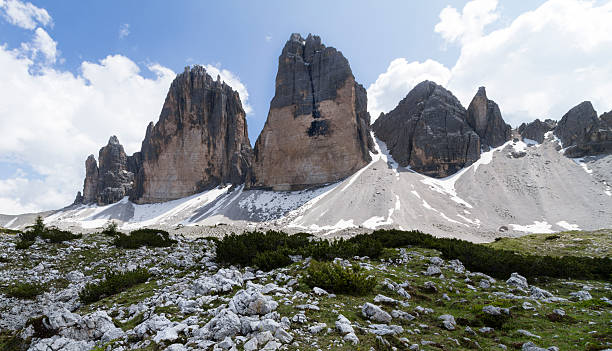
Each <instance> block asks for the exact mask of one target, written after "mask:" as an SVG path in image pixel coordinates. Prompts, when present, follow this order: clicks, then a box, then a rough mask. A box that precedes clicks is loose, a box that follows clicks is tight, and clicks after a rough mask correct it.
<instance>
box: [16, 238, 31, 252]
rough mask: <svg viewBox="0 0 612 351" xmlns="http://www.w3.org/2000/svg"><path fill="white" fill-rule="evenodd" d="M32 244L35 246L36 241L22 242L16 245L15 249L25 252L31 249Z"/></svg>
mask: <svg viewBox="0 0 612 351" xmlns="http://www.w3.org/2000/svg"><path fill="white" fill-rule="evenodd" d="M32 244H34V241H27V240H20V241H18V242H17V244H16V245H15V248H16V249H17V250H25V249H27V248H29V247H30V246H32Z"/></svg>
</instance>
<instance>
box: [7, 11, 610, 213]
mask: <svg viewBox="0 0 612 351" xmlns="http://www.w3.org/2000/svg"><path fill="white" fill-rule="evenodd" d="M377 3H380V2H372V1H366V0H364V1H354V0H341V1H309V2H307V3H304V2H290V1H284V0H274V1H266V2H254V1H253V2H246V1H223V2H204V1H195V0H193V1H180V2H175V3H168V2H166V1H146V2H144V1H142V2H137V1H129V2H125V1H112V0H111V1H104V2H89V1H78V0H74V1H68V0H66V1H32V2H27V1H22V0H0V131H2V135H1V137H0V213H4V214H16V213H23V212H32V211H39V210H48V209H56V208H60V207H63V206H65V205H67V204H69V203H70V202H72V200H73V199H74V195H75V194H76V192H77V191H78V190H81V188H82V182H83V177H84V162H85V159H86V157H87V155H89V154H92V153H93V154H96V155H97V153H98V149H99V148H100V147H101V146H102V145H104V144H106V142H107V140H108V138H109V136H110V135H113V134H115V135H117V136H118V137H119V140H120V141H121V142H122V143H123V144H124V146H125V147H126V151H127V152H128V153H133V152H135V151H137V150H138V149H139V147H140V142H141V141H142V139H143V137H144V132H145V127H146V125H147V124H148V122H149V121H156V120H157V117H158V115H159V112H160V109H161V106H162V104H163V100H164V97H165V94H166V92H167V90H168V87H169V85H170V82H171V81H172V79H173V78H174V76H175V74H176V73H175V72H181V71H182V70H183V69H184V67H185V66H187V65H193V64H196V63H197V64H201V65H204V66H206V67H207V69H208V70H209V71H210V72H211V73H212V74H213V76H216V75H217V74H220V75H221V77H222V79H223V80H225V81H226V82H227V83H228V84H230V85H232V86H233V87H234V89H236V90H237V91H238V92H239V93H240V96H241V98H242V102H243V105H244V106H245V110H246V111H247V122H248V124H249V135H250V138H251V141H252V142H254V141H255V139H256V138H257V136H258V134H259V132H260V130H261V128H262V127H263V124H264V122H265V118H266V115H267V112H268V107H269V102H270V100H271V98H272V96H273V94H274V78H275V75H276V68H277V62H278V55H279V54H280V51H281V49H282V47H283V45H284V43H285V41H286V40H287V39H288V38H289V36H290V34H291V33H292V32H299V33H302V34H303V35H307V34H308V33H315V34H318V35H320V36H321V37H322V39H323V42H324V43H326V45H328V46H334V47H336V48H338V49H339V50H341V51H342V52H343V53H344V55H345V56H346V57H347V58H348V60H349V62H350V64H351V67H352V69H353V73H354V75H355V77H356V78H357V81H359V82H360V83H361V84H363V85H364V86H365V87H366V88H368V99H369V110H370V113H371V114H372V117H373V118H376V117H377V116H378V115H379V114H380V112H387V111H389V110H391V109H393V108H394V107H395V106H396V105H397V103H398V102H399V101H400V100H401V99H402V98H403V97H404V96H405V95H406V94H407V93H408V91H409V90H410V89H411V88H412V87H413V86H414V85H415V84H417V83H419V82H420V81H422V80H425V79H430V80H434V81H436V82H437V83H439V84H442V85H444V86H446V87H447V88H448V89H450V90H451V91H452V92H453V93H454V94H455V95H456V96H457V97H458V98H459V99H460V100H461V101H462V103H463V104H464V105H466V106H467V104H469V101H470V99H471V98H472V96H473V95H474V93H475V92H476V90H477V88H478V87H479V86H483V85H484V86H486V87H487V93H488V95H489V98H491V99H493V100H495V101H497V102H498V103H499V105H500V108H501V110H502V114H503V116H504V118H505V119H506V121H507V122H509V123H510V124H512V125H513V126H517V125H518V124H520V123H521V122H523V121H531V120H533V119H534V118H553V119H559V118H561V116H562V115H563V114H564V113H565V112H566V111H567V110H568V109H569V108H571V107H572V106H574V105H576V104H578V103H579V102H581V101H583V100H591V101H592V102H593V104H594V106H595V108H596V109H597V111H598V112H599V113H603V112H605V111H609V110H612V79H611V78H612V60H610V57H612V35H610V33H612V1H609V0H608V1H579V0H548V1H544V0H536V1H510V0H507V1H496V0H472V1H450V0H443V1H439V0H435V1H427V2H424V1H419V2H416V1H400V0H398V1H384V2H382V3H383V4H377Z"/></svg>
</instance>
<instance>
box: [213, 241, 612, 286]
mask: <svg viewBox="0 0 612 351" xmlns="http://www.w3.org/2000/svg"><path fill="white" fill-rule="evenodd" d="M410 245H413V246H419V247H422V248H427V249H435V250H438V251H440V252H441V253H442V256H443V257H444V258H447V259H459V260H460V261H461V262H462V263H463V264H464V265H465V266H466V267H467V268H468V269H470V270H472V271H477V272H482V273H486V274H489V275H491V276H494V277H496V278H500V279H507V278H508V277H509V276H510V274H511V273H513V272H517V273H519V274H521V275H523V276H525V277H527V278H533V277H544V276H549V277H554V278H576V279H604V280H612V259H610V258H590V257H573V256H564V257H552V256H536V255H522V254H518V253H515V252H512V251H508V250H501V249H496V248H492V247H487V246H484V245H480V244H474V243H471V242H469V241H465V240H459V239H449V238H436V237H434V236H432V235H429V234H424V233H421V232H419V231H401V230H377V231H375V232H373V233H372V234H362V235H357V236H354V237H352V238H350V239H346V240H345V239H339V240H334V241H330V240H311V238H310V235H308V234H296V235H288V234H285V233H282V232H275V231H269V232H266V233H262V232H250V233H245V234H243V235H235V234H232V235H229V236H226V237H224V238H223V239H222V240H220V241H219V242H218V243H217V260H218V261H219V262H220V263H225V264H238V265H244V266H249V265H256V264H255V258H256V257H257V256H258V255H259V258H258V259H257V265H258V266H260V268H261V269H264V268H262V267H266V269H273V268H277V267H282V266H283V265H288V264H290V263H291V261H290V260H289V255H302V256H304V257H312V258H314V259H316V260H319V261H329V260H332V259H334V258H336V257H340V258H352V257H353V256H368V257H370V258H373V259H376V258H379V257H381V255H382V253H383V249H384V248H398V247H405V246H410ZM275 251H277V252H276V253H273V252H275Z"/></svg>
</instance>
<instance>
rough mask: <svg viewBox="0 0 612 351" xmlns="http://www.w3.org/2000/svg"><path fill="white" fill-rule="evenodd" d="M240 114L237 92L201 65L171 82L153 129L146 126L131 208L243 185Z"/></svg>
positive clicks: (245, 158)
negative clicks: (224, 185)
mask: <svg viewBox="0 0 612 351" xmlns="http://www.w3.org/2000/svg"><path fill="white" fill-rule="evenodd" d="M251 158H252V149H251V146H250V142H249V138H248V132H247V124H246V118H245V112H244V110H243V108H242V104H241V102H240V97H239V96H238V93H237V92H236V91H234V90H232V88H231V87H230V86H228V85H227V84H225V83H223V82H221V81H220V79H219V77H217V80H214V79H213V78H212V77H211V76H210V75H208V74H207V73H206V70H205V69H204V68H203V67H201V66H195V67H193V68H192V69H189V67H187V68H186V69H185V71H184V72H183V73H182V74H180V75H178V76H177V78H176V79H175V80H174V82H172V85H171V86H170V90H169V92H168V95H167V96H166V101H165V103H164V106H163V108H162V112H161V114H160V117H159V121H158V122H157V124H155V125H153V123H151V124H150V125H149V126H148V128H147V132H146V136H145V139H144V141H143V142H142V150H141V152H140V153H139V154H136V155H135V156H134V159H133V160H131V162H130V164H131V167H135V168H137V175H136V186H135V189H134V191H133V193H132V195H131V197H130V199H132V200H133V201H135V202H137V203H151V202H161V201H168V200H172V199H178V198H181V197H185V196H188V195H192V194H195V193H197V192H200V191H203V190H205V189H209V188H212V187H215V186H217V185H219V184H223V183H232V184H240V183H243V182H244V180H245V177H246V174H247V172H248V170H249V168H250V164H251Z"/></svg>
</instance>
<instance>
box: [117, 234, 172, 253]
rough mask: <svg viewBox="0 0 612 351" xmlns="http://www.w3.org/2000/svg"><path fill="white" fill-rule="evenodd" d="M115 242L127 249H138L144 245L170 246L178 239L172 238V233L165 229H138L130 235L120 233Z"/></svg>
mask: <svg viewBox="0 0 612 351" xmlns="http://www.w3.org/2000/svg"><path fill="white" fill-rule="evenodd" d="M113 244H114V245H115V246H117V247H122V248H125V249H137V248H139V247H143V246H150V247H169V246H172V245H173V244H176V240H172V239H170V235H169V234H168V232H167V231H165V230H159V229H138V230H134V231H132V232H130V234H129V235H125V234H122V233H118V234H117V236H116V237H115V240H114V241H113Z"/></svg>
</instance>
